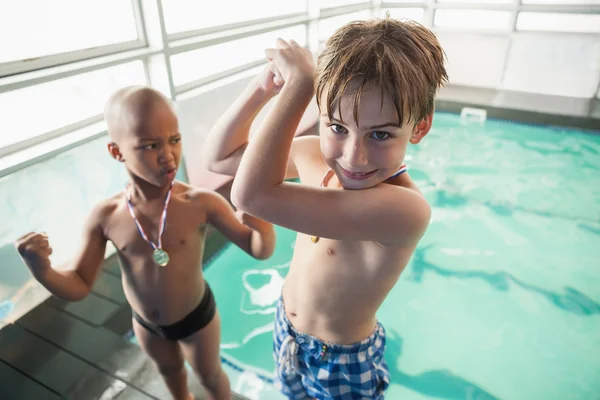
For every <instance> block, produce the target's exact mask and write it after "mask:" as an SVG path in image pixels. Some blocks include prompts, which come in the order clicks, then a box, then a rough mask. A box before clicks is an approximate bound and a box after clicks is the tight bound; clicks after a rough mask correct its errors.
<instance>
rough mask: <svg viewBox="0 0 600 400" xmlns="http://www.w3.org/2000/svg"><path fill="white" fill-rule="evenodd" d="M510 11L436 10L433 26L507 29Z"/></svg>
mask: <svg viewBox="0 0 600 400" xmlns="http://www.w3.org/2000/svg"><path fill="white" fill-rule="evenodd" d="M509 21H510V12H509V11H486V10H444V9H440V10H436V12H435V15H434V20H433V25H434V26H436V27H442V28H459V29H494V30H495V29H507V28H508V24H509Z"/></svg>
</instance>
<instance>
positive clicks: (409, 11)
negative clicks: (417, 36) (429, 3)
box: [381, 8, 425, 23]
mask: <svg viewBox="0 0 600 400" xmlns="http://www.w3.org/2000/svg"><path fill="white" fill-rule="evenodd" d="M386 12H389V13H390V17H391V18H395V19H409V20H412V21H417V22H419V23H423V14H424V12H425V10H424V9H422V8H385V9H381V17H382V18H383V17H385V15H386Z"/></svg>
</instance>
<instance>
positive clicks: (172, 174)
mask: <svg viewBox="0 0 600 400" xmlns="http://www.w3.org/2000/svg"><path fill="white" fill-rule="evenodd" d="M162 174H163V175H164V176H166V177H167V178H169V179H174V178H175V175H177V168H167V169H166V170H164V171H163V173H162Z"/></svg>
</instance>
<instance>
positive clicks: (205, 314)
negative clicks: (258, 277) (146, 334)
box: [133, 283, 217, 341]
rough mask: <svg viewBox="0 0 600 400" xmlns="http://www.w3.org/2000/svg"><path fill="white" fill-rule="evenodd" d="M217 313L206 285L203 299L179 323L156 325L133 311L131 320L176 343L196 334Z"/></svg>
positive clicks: (212, 297) (210, 291) (211, 294)
mask: <svg viewBox="0 0 600 400" xmlns="http://www.w3.org/2000/svg"><path fill="white" fill-rule="evenodd" d="M216 311H217V305H216V303H215V298H214V296H213V293H212V290H210V287H209V286H208V283H206V289H205V290H204V297H202V300H201V301H200V304H198V307H196V308H195V309H194V310H193V311H192V312H190V313H189V314H188V315H187V316H186V317H185V318H183V319H182V320H181V321H178V322H175V323H174V324H171V325H156V324H152V323H150V322H147V321H145V320H144V319H143V318H142V317H141V316H140V315H138V314H137V313H136V312H135V311H133V318H135V320H136V321H137V322H138V323H139V324H140V325H141V326H143V327H144V328H146V329H147V330H149V331H150V332H152V333H154V334H155V335H158V336H160V337H162V338H163V339H167V340H172V341H177V340H181V339H185V338H186V337H188V336H190V335H192V334H193V333H196V332H198V331H199V330H200V329H202V328H204V327H205V326H206V325H208V324H209V323H210V321H212V319H213V318H214V316H215V312H216Z"/></svg>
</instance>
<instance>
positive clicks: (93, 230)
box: [15, 206, 106, 301]
mask: <svg viewBox="0 0 600 400" xmlns="http://www.w3.org/2000/svg"><path fill="white" fill-rule="evenodd" d="M102 217H103V207H102V206H97V207H96V208H94V210H93V211H92V212H91V214H90V216H89V217H88V219H87V221H86V223H85V226H84V229H83V233H82V237H83V243H82V246H81V249H80V251H79V253H78V254H77V255H76V256H75V258H74V260H73V262H72V268H71V269H68V270H64V271H58V270H56V269H54V268H52V266H51V265H50V259H49V256H50V254H52V248H51V247H50V244H49V241H48V236H47V235H45V234H43V233H35V232H32V233H28V234H27V235H24V236H23V237H21V238H20V239H19V240H17V242H16V243H15V246H16V247H17V250H18V251H19V253H20V254H21V257H23V260H24V261H25V264H26V265H27V267H28V268H29V270H30V271H31V273H32V274H33V276H34V277H35V279H36V280H38V281H39V282H40V283H41V284H42V285H43V286H44V287H45V288H46V289H48V291H49V292H50V293H52V294H53V295H54V296H56V297H59V298H61V299H63V300H67V301H79V300H82V299H83V298H85V297H86V296H87V295H88V294H89V293H90V291H91V290H92V286H93V285H94V282H95V280H96V278H97V276H98V272H99V271H100V268H101V266H102V263H103V261H104V252H105V250H106V237H105V236H104V233H103V230H102V225H101V221H102Z"/></svg>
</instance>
